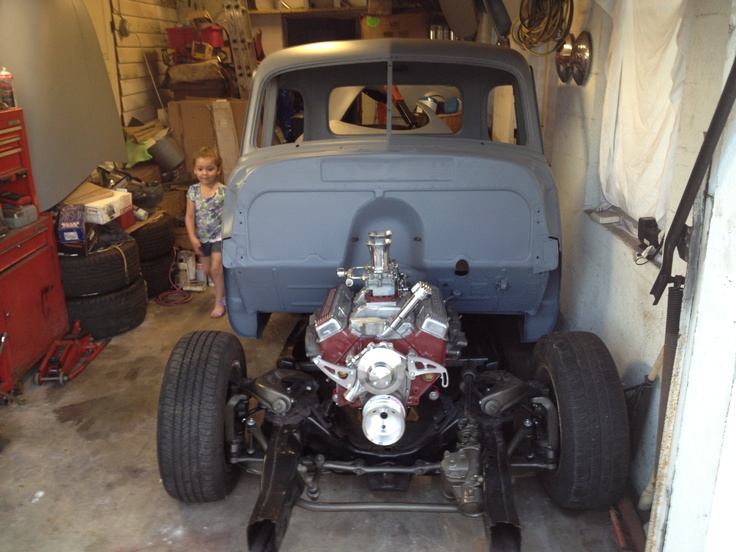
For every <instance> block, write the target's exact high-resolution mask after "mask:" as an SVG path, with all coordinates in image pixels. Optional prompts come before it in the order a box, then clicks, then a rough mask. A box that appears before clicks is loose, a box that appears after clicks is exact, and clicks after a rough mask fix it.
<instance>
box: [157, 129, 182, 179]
mask: <svg viewBox="0 0 736 552" xmlns="http://www.w3.org/2000/svg"><path fill="white" fill-rule="evenodd" d="M148 153H150V154H151V157H153V160H154V161H155V162H156V163H157V164H158V166H159V167H161V169H162V170H163V171H172V170H174V169H175V168H176V167H178V166H179V165H181V164H182V163H183V162H184V159H186V156H185V155H184V152H183V151H182V149H181V148H180V147H179V144H177V143H176V140H174V139H173V138H172V137H171V136H170V135H168V134H167V135H166V136H164V137H163V138H161V139H160V140H158V141H157V142H156V143H155V144H153V145H152V146H151V147H149V148H148Z"/></svg>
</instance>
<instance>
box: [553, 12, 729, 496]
mask: <svg viewBox="0 0 736 552" xmlns="http://www.w3.org/2000/svg"><path fill="white" fill-rule="evenodd" d="M691 4H697V5H696V6H691V9H692V10H694V11H693V12H692V13H691V23H692V27H691V35H690V39H689V41H688V53H687V76H686V84H685V90H684V96H683V113H682V117H681V123H680V132H679V139H678V150H677V152H678V153H677V160H676V173H675V180H674V181H673V185H672V188H673V192H672V195H671V198H670V209H671V210H672V211H674V209H675V208H676V206H677V203H678V202H679V198H680V195H681V193H682V189H683V188H684V185H685V183H686V182H687V179H688V177H689V174H690V170H691V169H692V165H693V163H694V161H695V158H696V156H697V154H698V151H699V148H700V144H701V143H702V138H703V133H704V132H705V130H706V129H707V126H708V124H709V123H710V119H711V117H712V114H713V111H714V109H715V106H716V103H717V101H718V97H719V95H720V90H721V86H722V84H721V83H722V82H723V78H722V75H723V67H724V63H725V56H726V44H727V40H728V36H729V34H728V33H729V30H728V24H729V19H730V14H731V1H730V0H709V1H705V2H698V3H691ZM575 10H576V12H575V19H574V22H573V28H572V33H573V34H574V35H575V36H577V35H578V34H579V33H580V32H581V31H583V30H587V31H589V32H590V33H591V34H592V36H593V63H592V73H591V75H590V77H589V80H588V82H587V83H586V84H585V85H584V86H582V87H580V86H577V85H574V84H567V85H565V84H562V83H559V84H558V89H557V95H556V107H555V117H554V122H555V126H554V145H555V147H554V152H553V154H552V156H551V165H552V169H553V171H554V173H555V177H556V180H557V184H558V187H559V193H560V204H561V210H562V220H563V288H562V305H561V318H560V326H561V327H562V328H566V329H580V330H590V331H593V332H595V333H597V334H599V335H600V336H601V337H602V338H603V340H604V341H605V342H606V343H607V345H608V346H609V348H610V349H611V351H612V353H613V356H614V358H615V360H616V362H617V365H618V367H619V371H620V372H621V374H622V377H623V380H624V383H625V384H626V385H627V386H631V385H633V384H637V383H640V382H641V381H642V380H643V378H644V376H645V375H646V374H647V373H648V372H649V370H650V368H651V366H652V364H653V363H654V361H655V359H656V358H657V355H658V353H659V351H660V348H661V347H662V344H663V341H664V327H665V311H666V294H665V296H664V297H663V298H662V300H661V301H660V302H659V304H658V305H657V306H653V305H652V303H653V297H652V296H651V295H649V291H650V289H651V287H652V285H653V283H654V280H655V278H656V276H657V274H658V272H659V267H658V266H656V265H655V264H653V263H647V264H644V265H637V264H636V263H635V262H634V255H635V251H636V249H635V242H634V241H633V240H632V238H629V239H628V240H627V239H626V237H625V232H620V231H612V230H611V229H610V228H609V227H606V226H603V225H600V224H598V223H596V222H593V220H591V218H590V216H589V214H588V213H587V211H589V210H591V209H594V208H596V207H597V206H598V205H600V203H601V200H602V195H601V192H600V183H599V178H598V164H599V163H598V150H599V145H600V126H601V110H602V102H603V90H604V84H605V75H604V74H603V71H604V64H605V54H606V52H607V50H608V43H609V42H610V37H611V20H610V17H609V16H608V15H607V14H606V13H605V12H604V11H603V10H602V9H601V8H600V6H599V5H598V4H597V3H595V2H594V0H578V2H576V3H575ZM716 45H720V46H716ZM634 232H635V230H634ZM673 274H685V267H684V263H682V262H678V263H676V264H675V267H674V269H673ZM657 388H658V382H657ZM657 392H658V391H657ZM655 399H656V397H655ZM655 402H656V401H655ZM653 404H654V402H653ZM655 426H656V419H655V415H654V413H653V412H652V413H651V415H650V418H649V419H648V421H647V426H646V431H645V433H644V435H643V437H642V440H641V442H640V443H636V444H635V447H637V453H636V457H635V461H634V466H633V474H632V476H633V482H634V486H635V487H636V490H637V491H641V490H642V489H643V487H644V486H645V484H646V481H647V479H648V477H649V474H650V472H651V469H652V466H653V464H654V451H655V437H656V427H655Z"/></svg>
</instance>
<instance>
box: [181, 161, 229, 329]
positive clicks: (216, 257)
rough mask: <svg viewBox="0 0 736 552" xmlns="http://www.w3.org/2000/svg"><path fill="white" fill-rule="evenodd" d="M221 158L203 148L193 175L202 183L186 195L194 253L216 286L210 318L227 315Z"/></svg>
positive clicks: (191, 188) (187, 215) (223, 192)
mask: <svg viewBox="0 0 736 552" xmlns="http://www.w3.org/2000/svg"><path fill="white" fill-rule="evenodd" d="M221 168H222V158H221V157H220V154H219V153H218V152H217V150H216V149H214V148H210V147H202V148H199V149H198V150H197V153H196V154H195V156H194V164H193V169H194V175H195V176H196V177H197V180H198V181H199V183H198V184H193V185H192V186H190V187H189V191H188V192H187V212H186V216H185V219H184V220H185V222H186V227H187V233H188V234H189V240H190V241H191V242H192V247H193V248H194V252H195V253H196V254H197V255H199V257H200V259H201V262H202V268H204V271H205V274H206V275H207V276H208V277H211V278H212V280H213V281H214V283H215V308H214V309H213V310H212V314H210V317H211V318H222V316H224V315H225V280H224V277H223V273H222V211H223V207H224V205H225V186H224V185H223V184H222V183H220V181H219V176H220V170H221Z"/></svg>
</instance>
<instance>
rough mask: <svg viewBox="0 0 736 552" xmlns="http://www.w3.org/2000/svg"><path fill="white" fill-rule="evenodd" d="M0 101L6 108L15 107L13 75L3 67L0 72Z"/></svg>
mask: <svg viewBox="0 0 736 552" xmlns="http://www.w3.org/2000/svg"><path fill="white" fill-rule="evenodd" d="M0 101H1V102H3V103H4V104H5V105H6V106H8V107H15V90H14V88H13V74H12V73H11V72H10V71H8V70H7V69H6V68H5V67H3V70H2V71H0Z"/></svg>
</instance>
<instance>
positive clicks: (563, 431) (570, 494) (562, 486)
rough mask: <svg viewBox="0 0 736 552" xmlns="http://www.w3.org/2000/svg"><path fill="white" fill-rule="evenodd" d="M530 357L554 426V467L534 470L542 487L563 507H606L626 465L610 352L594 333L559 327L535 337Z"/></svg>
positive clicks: (622, 415)
mask: <svg viewBox="0 0 736 552" xmlns="http://www.w3.org/2000/svg"><path fill="white" fill-rule="evenodd" d="M533 362H534V366H535V367H536V379H537V381H539V382H542V383H544V384H545V385H547V386H548V388H549V390H550V399H552V401H553V402H554V403H555V404H556V406H557V410H558V420H559V429H560V443H559V450H558V459H559V462H558V467H557V469H556V470H554V471H545V472H542V473H541V474H540V477H541V479H542V483H543V485H544V487H545V488H546V490H547V492H548V493H549V495H550V496H551V497H552V499H553V500H554V501H555V502H556V503H557V504H558V505H559V506H561V507H563V508H573V509H587V508H604V507H609V506H610V505H612V504H614V503H615V502H616V501H617V500H618V499H619V498H620V496H621V494H622V493H623V491H624V487H625V484H626V478H627V475H628V471H629V428H628V417H627V414H626V402H625V399H624V393H623V387H622V385H621V379H620V377H619V374H618V371H617V370H616V365H615V363H614V361H613V358H612V357H611V353H610V352H609V351H608V349H607V348H606V346H605V344H604V343H603V342H602V341H601V339H600V338H599V337H598V336H596V335H595V334H592V333H587V332H559V333H553V334H549V335H546V336H544V337H543V338H542V339H540V340H539V342H538V343H537V345H536V347H535V349H534V358H533Z"/></svg>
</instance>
